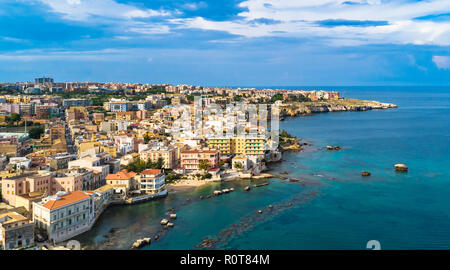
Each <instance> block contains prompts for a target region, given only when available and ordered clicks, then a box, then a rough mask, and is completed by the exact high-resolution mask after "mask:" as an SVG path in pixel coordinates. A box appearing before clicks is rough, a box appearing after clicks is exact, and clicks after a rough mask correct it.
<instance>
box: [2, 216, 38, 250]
mask: <svg viewBox="0 0 450 270" xmlns="http://www.w3.org/2000/svg"><path fill="white" fill-rule="evenodd" d="M32 245H34V223H32V222H30V220H29V219H27V218H26V217H24V216H22V215H21V214H19V213H17V212H7V213H3V214H0V249H5V250H11V249H19V248H25V247H29V246H32Z"/></svg>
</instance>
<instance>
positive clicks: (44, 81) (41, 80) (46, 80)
mask: <svg viewBox="0 0 450 270" xmlns="http://www.w3.org/2000/svg"><path fill="white" fill-rule="evenodd" d="M34 83H35V84H48V83H50V84H52V83H54V80H53V79H52V78H45V77H43V78H36V79H34Z"/></svg>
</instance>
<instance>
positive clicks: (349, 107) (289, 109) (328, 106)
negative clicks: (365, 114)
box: [280, 99, 397, 117]
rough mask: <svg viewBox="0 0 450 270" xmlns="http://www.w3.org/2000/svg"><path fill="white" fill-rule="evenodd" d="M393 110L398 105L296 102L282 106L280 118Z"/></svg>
mask: <svg viewBox="0 0 450 270" xmlns="http://www.w3.org/2000/svg"><path fill="white" fill-rule="evenodd" d="M392 108H397V105H395V104H391V103H382V102H378V101H370V100H359V99H338V100H327V101H311V102H295V103H287V104H282V105H281V107H280V117H293V116H302V115H310V114H312V113H323V112H347V111H368V110H385V109H392Z"/></svg>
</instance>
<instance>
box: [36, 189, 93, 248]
mask: <svg viewBox="0 0 450 270" xmlns="http://www.w3.org/2000/svg"><path fill="white" fill-rule="evenodd" d="M94 210H95V204H94V196H93V195H92V193H90V192H85V191H80V190H77V191H73V192H71V193H68V192H58V193H57V194H56V195H55V196H49V197H47V198H45V199H43V200H42V201H41V202H39V203H36V202H33V221H34V223H35V226H36V227H37V228H40V229H43V230H46V231H47V234H48V237H49V239H50V241H53V242H54V243H59V242H62V241H66V240H69V239H70V238H73V237H75V236H77V235H79V234H81V233H84V232H86V231H88V230H89V229H90V228H91V227H92V225H93V221H94V217H95V211H94Z"/></svg>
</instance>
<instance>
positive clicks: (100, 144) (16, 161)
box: [0, 78, 340, 250]
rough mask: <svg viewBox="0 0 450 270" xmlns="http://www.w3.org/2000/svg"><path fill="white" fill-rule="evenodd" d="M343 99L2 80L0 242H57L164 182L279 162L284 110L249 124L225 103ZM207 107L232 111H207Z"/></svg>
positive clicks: (158, 192) (259, 169)
mask: <svg viewBox="0 0 450 270" xmlns="http://www.w3.org/2000/svg"><path fill="white" fill-rule="evenodd" d="M339 99H340V97H339V92H329V91H322V90H317V91H303V90H281V89H280V90H275V89H254V88H251V89H249V88H243V89H241V88H222V87H214V88H211V87H201V86H190V85H176V86H175V85H169V84H158V85H152V84H127V83H78V82H77V83H66V82H65V83H57V82H54V80H53V79H51V78H37V79H35V81H34V82H25V83H1V84H0V169H1V171H0V183H1V184H0V186H1V201H2V202H1V203H0V246H1V249H8V250H11V249H37V248H38V247H39V246H40V243H49V244H52V245H57V244H59V243H62V242H64V241H67V240H70V239H71V238H73V237H75V236H77V235H80V234H82V233H84V232H86V231H88V230H90V229H91V228H92V227H93V226H94V225H95V222H96V221H97V219H98V218H99V216H100V215H101V214H102V213H103V212H104V211H105V210H106V209H107V208H108V206H109V205H112V204H135V203H138V202H142V201H147V200H152V199H158V198H164V197H165V196H167V194H168V192H169V188H168V186H169V185H176V184H177V183H183V181H191V182H196V183H205V182H209V181H227V180H237V179H240V178H252V177H259V176H261V175H262V174H263V172H264V171H265V170H267V166H266V165H267V164H269V163H270V162H276V161H280V160H281V156H282V150H283V149H282V147H283V146H282V145H278V135H279V131H278V129H277V128H276V127H274V126H272V125H271V123H272V121H273V120H274V119H278V117H280V113H279V110H278V109H273V108H275V107H271V106H268V111H267V112H266V114H268V116H269V117H268V120H267V121H266V120H265V121H262V120H263V119H262V118H263V117H262V115H261V114H257V115H258V116H257V117H256V118H258V121H253V119H252V118H254V117H252V115H251V114H248V113H246V112H245V110H240V109H239V110H237V109H235V110H228V109H227V106H228V105H230V104H231V105H236V106H237V104H240V105H239V106H243V107H240V108H247V109H248V108H251V106H252V105H258V106H260V105H261V104H265V105H278V106H282V105H283V104H292V103H298V102H313V101H327V100H339ZM198 102H200V103H201V104H200V105H201V106H200V107H196V103H198ZM211 104H215V105H217V107H215V108H219V109H223V111H224V112H226V115H225V116H224V115H223V114H220V113H217V112H216V113H211V112H210V111H209V109H208V105H211ZM203 106H204V107H203ZM199 108H200V109H199ZM235 108H237V107H235ZM259 108H260V111H259V112H261V108H262V107H259ZM271 108H272V109H271ZM207 111H208V112H207ZM199 113H200V118H195V117H197V116H198V115H199ZM195 119H197V120H195ZM198 119H200V121H198ZM198 122H200V127H198V126H197V125H198V124H199V123H198ZM191 123H192V125H193V126H195V128H189V125H190V124H191ZM263 123H264V125H263ZM186 124H187V126H186ZM239 129H241V130H240V132H239ZM236 130H237V131H236ZM267 131H270V132H272V133H273V131H277V134H276V136H275V137H274V136H273V135H272V136H267ZM280 136H281V137H282V138H281V141H282V142H283V141H286V138H289V137H290V136H289V134H286V133H283V132H281V134H280ZM287 141H289V140H287ZM295 143H297V142H293V144H295Z"/></svg>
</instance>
